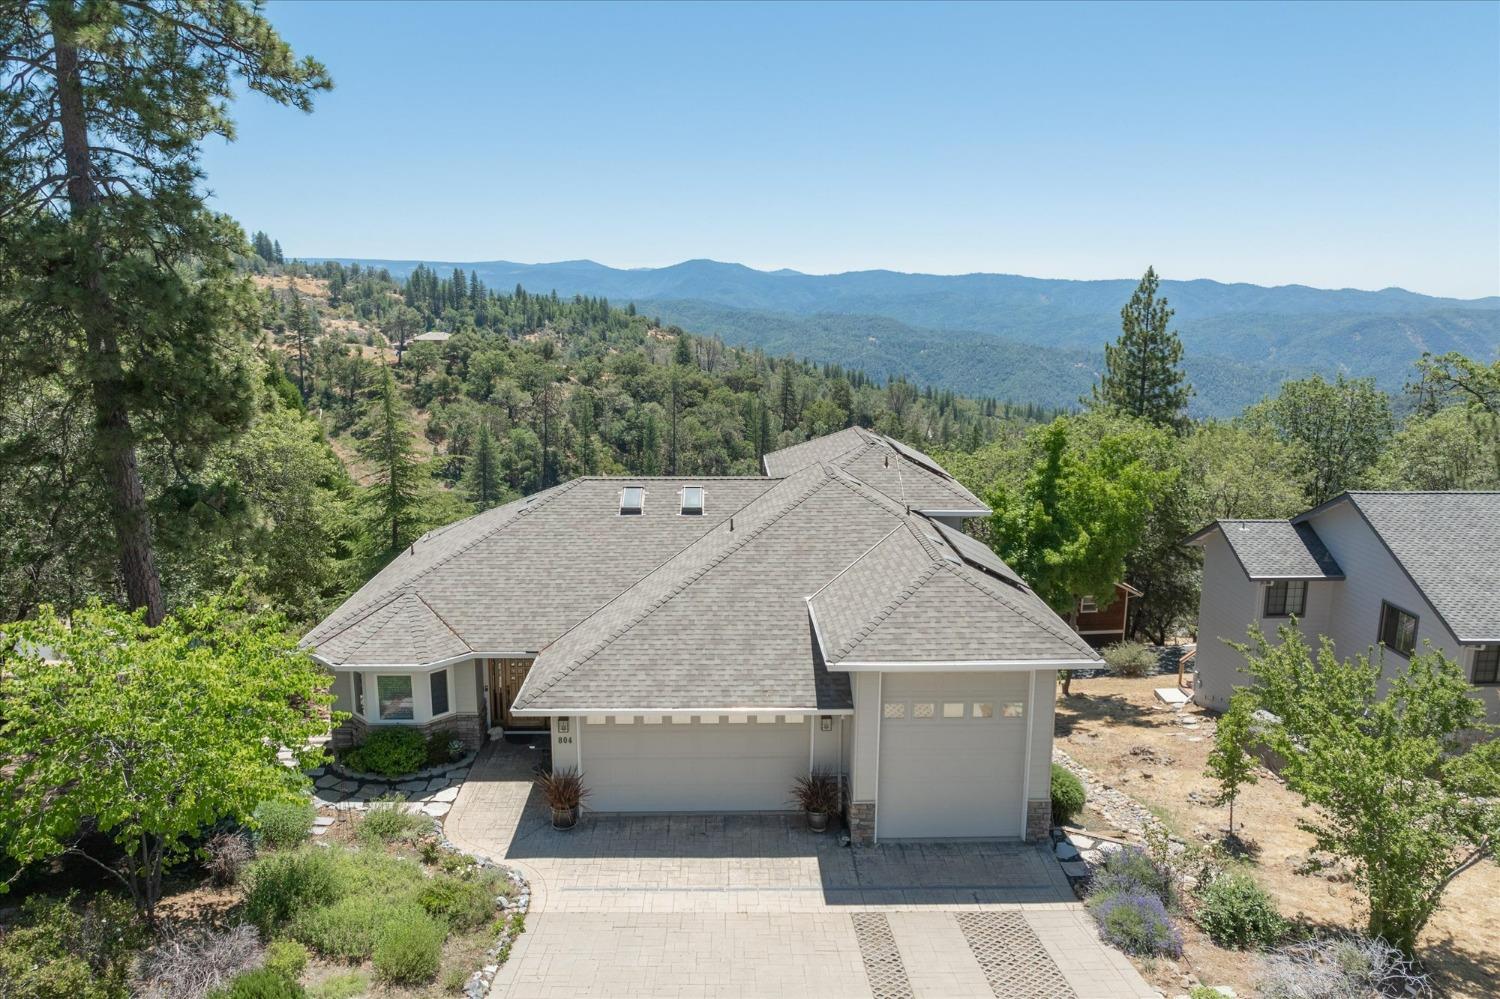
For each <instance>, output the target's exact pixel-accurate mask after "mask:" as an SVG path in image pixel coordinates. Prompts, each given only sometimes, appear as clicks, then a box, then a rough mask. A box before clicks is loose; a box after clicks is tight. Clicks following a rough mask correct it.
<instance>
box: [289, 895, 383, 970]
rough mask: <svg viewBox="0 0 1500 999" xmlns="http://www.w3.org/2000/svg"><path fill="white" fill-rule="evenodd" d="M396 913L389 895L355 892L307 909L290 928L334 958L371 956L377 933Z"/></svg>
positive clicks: (295, 935) (291, 932) (298, 937)
mask: <svg viewBox="0 0 1500 999" xmlns="http://www.w3.org/2000/svg"><path fill="white" fill-rule="evenodd" d="M392 915H393V911H392V909H391V906H390V904H389V903H388V902H386V900H385V899H382V898H380V897H379V896H375V895H352V896H350V897H348V898H342V899H339V900H338V901H337V902H335V903H333V904H332V905H321V906H318V907H316V908H312V909H304V910H303V911H302V912H299V913H297V915H296V917H295V918H294V919H293V920H292V922H291V924H290V925H289V926H288V927H287V931H286V932H287V934H288V935H289V936H291V938H292V939H293V940H297V941H300V942H302V943H304V944H306V945H307V946H309V947H311V948H312V949H313V950H315V951H317V952H318V953H319V954H321V955H322V956H323V957H326V958H329V959H330V960H334V961H361V960H364V959H365V958H367V957H369V956H370V951H372V950H374V948H375V938H376V936H377V935H378V934H379V932H380V929H381V928H382V927H383V926H384V925H385V924H386V922H387V921H389V920H390V919H391V918H392Z"/></svg>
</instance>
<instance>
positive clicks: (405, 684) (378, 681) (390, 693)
mask: <svg viewBox="0 0 1500 999" xmlns="http://www.w3.org/2000/svg"><path fill="white" fill-rule="evenodd" d="M375 692H376V694H377V695H379V706H380V717H381V718H386V719H390V720H392V721H408V720H410V719H411V718H412V717H414V715H413V707H414V705H413V703H412V696H411V677H410V676H377V677H376V678H375Z"/></svg>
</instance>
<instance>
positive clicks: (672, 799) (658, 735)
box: [579, 715, 811, 812]
mask: <svg viewBox="0 0 1500 999" xmlns="http://www.w3.org/2000/svg"><path fill="white" fill-rule="evenodd" d="M761 717H765V718H772V717H774V718H775V720H774V721H760V720H759V718H756V717H752V718H749V719H748V720H746V721H743V722H735V723H730V722H729V720H728V718H727V717H724V716H721V717H719V718H718V720H717V722H713V723H709V722H704V721H702V720H701V719H699V718H696V717H695V718H693V719H692V721H691V722H689V723H686V724H684V723H680V722H679V723H674V722H673V720H672V719H671V718H666V717H664V718H662V719H661V722H660V723H659V724H654V725H647V724H643V721H642V719H641V718H636V719H635V721H634V723H633V724H625V725H622V724H620V722H619V721H618V720H617V719H614V718H608V719H605V720H604V721H602V722H585V724H584V725H583V739H582V740H581V743H580V745H579V750H580V752H581V753H582V755H583V773H584V782H585V783H586V784H587V785H588V787H589V789H590V792H591V793H590V794H589V798H588V801H587V804H588V807H589V808H590V809H593V810H594V811H599V812H761V811H784V810H789V809H791V808H793V807H794V806H793V805H791V804H790V799H791V796H792V782H793V781H794V780H796V779H797V778H798V777H803V776H806V775H807V764H808V752H809V749H810V743H809V741H808V740H809V738H810V733H811V729H810V727H809V726H810V724H811V723H810V722H809V720H808V719H806V718H801V717H797V718H786V717H784V716H781V715H776V716H770V715H767V716H761Z"/></svg>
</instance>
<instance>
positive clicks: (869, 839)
mask: <svg viewBox="0 0 1500 999" xmlns="http://www.w3.org/2000/svg"><path fill="white" fill-rule="evenodd" d="M849 842H850V843H853V844H854V845H855V846H869V845H871V844H872V843H874V842H875V802H873V801H851V802H849Z"/></svg>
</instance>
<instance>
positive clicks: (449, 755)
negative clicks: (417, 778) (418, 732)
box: [427, 728, 463, 767]
mask: <svg viewBox="0 0 1500 999" xmlns="http://www.w3.org/2000/svg"><path fill="white" fill-rule="evenodd" d="M454 743H459V745H462V743H461V742H459V738H458V734H457V733H455V732H450V731H449V730H448V729H445V728H440V729H438V730H437V731H436V732H433V733H432V734H431V735H429V736H428V737H427V765H428V766H429V767H440V766H442V765H443V764H444V763H452V762H453V761H454V760H455V759H457V758H458V757H459V756H462V755H463V754H462V753H458V754H455V753H454V752H453V744H454Z"/></svg>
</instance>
